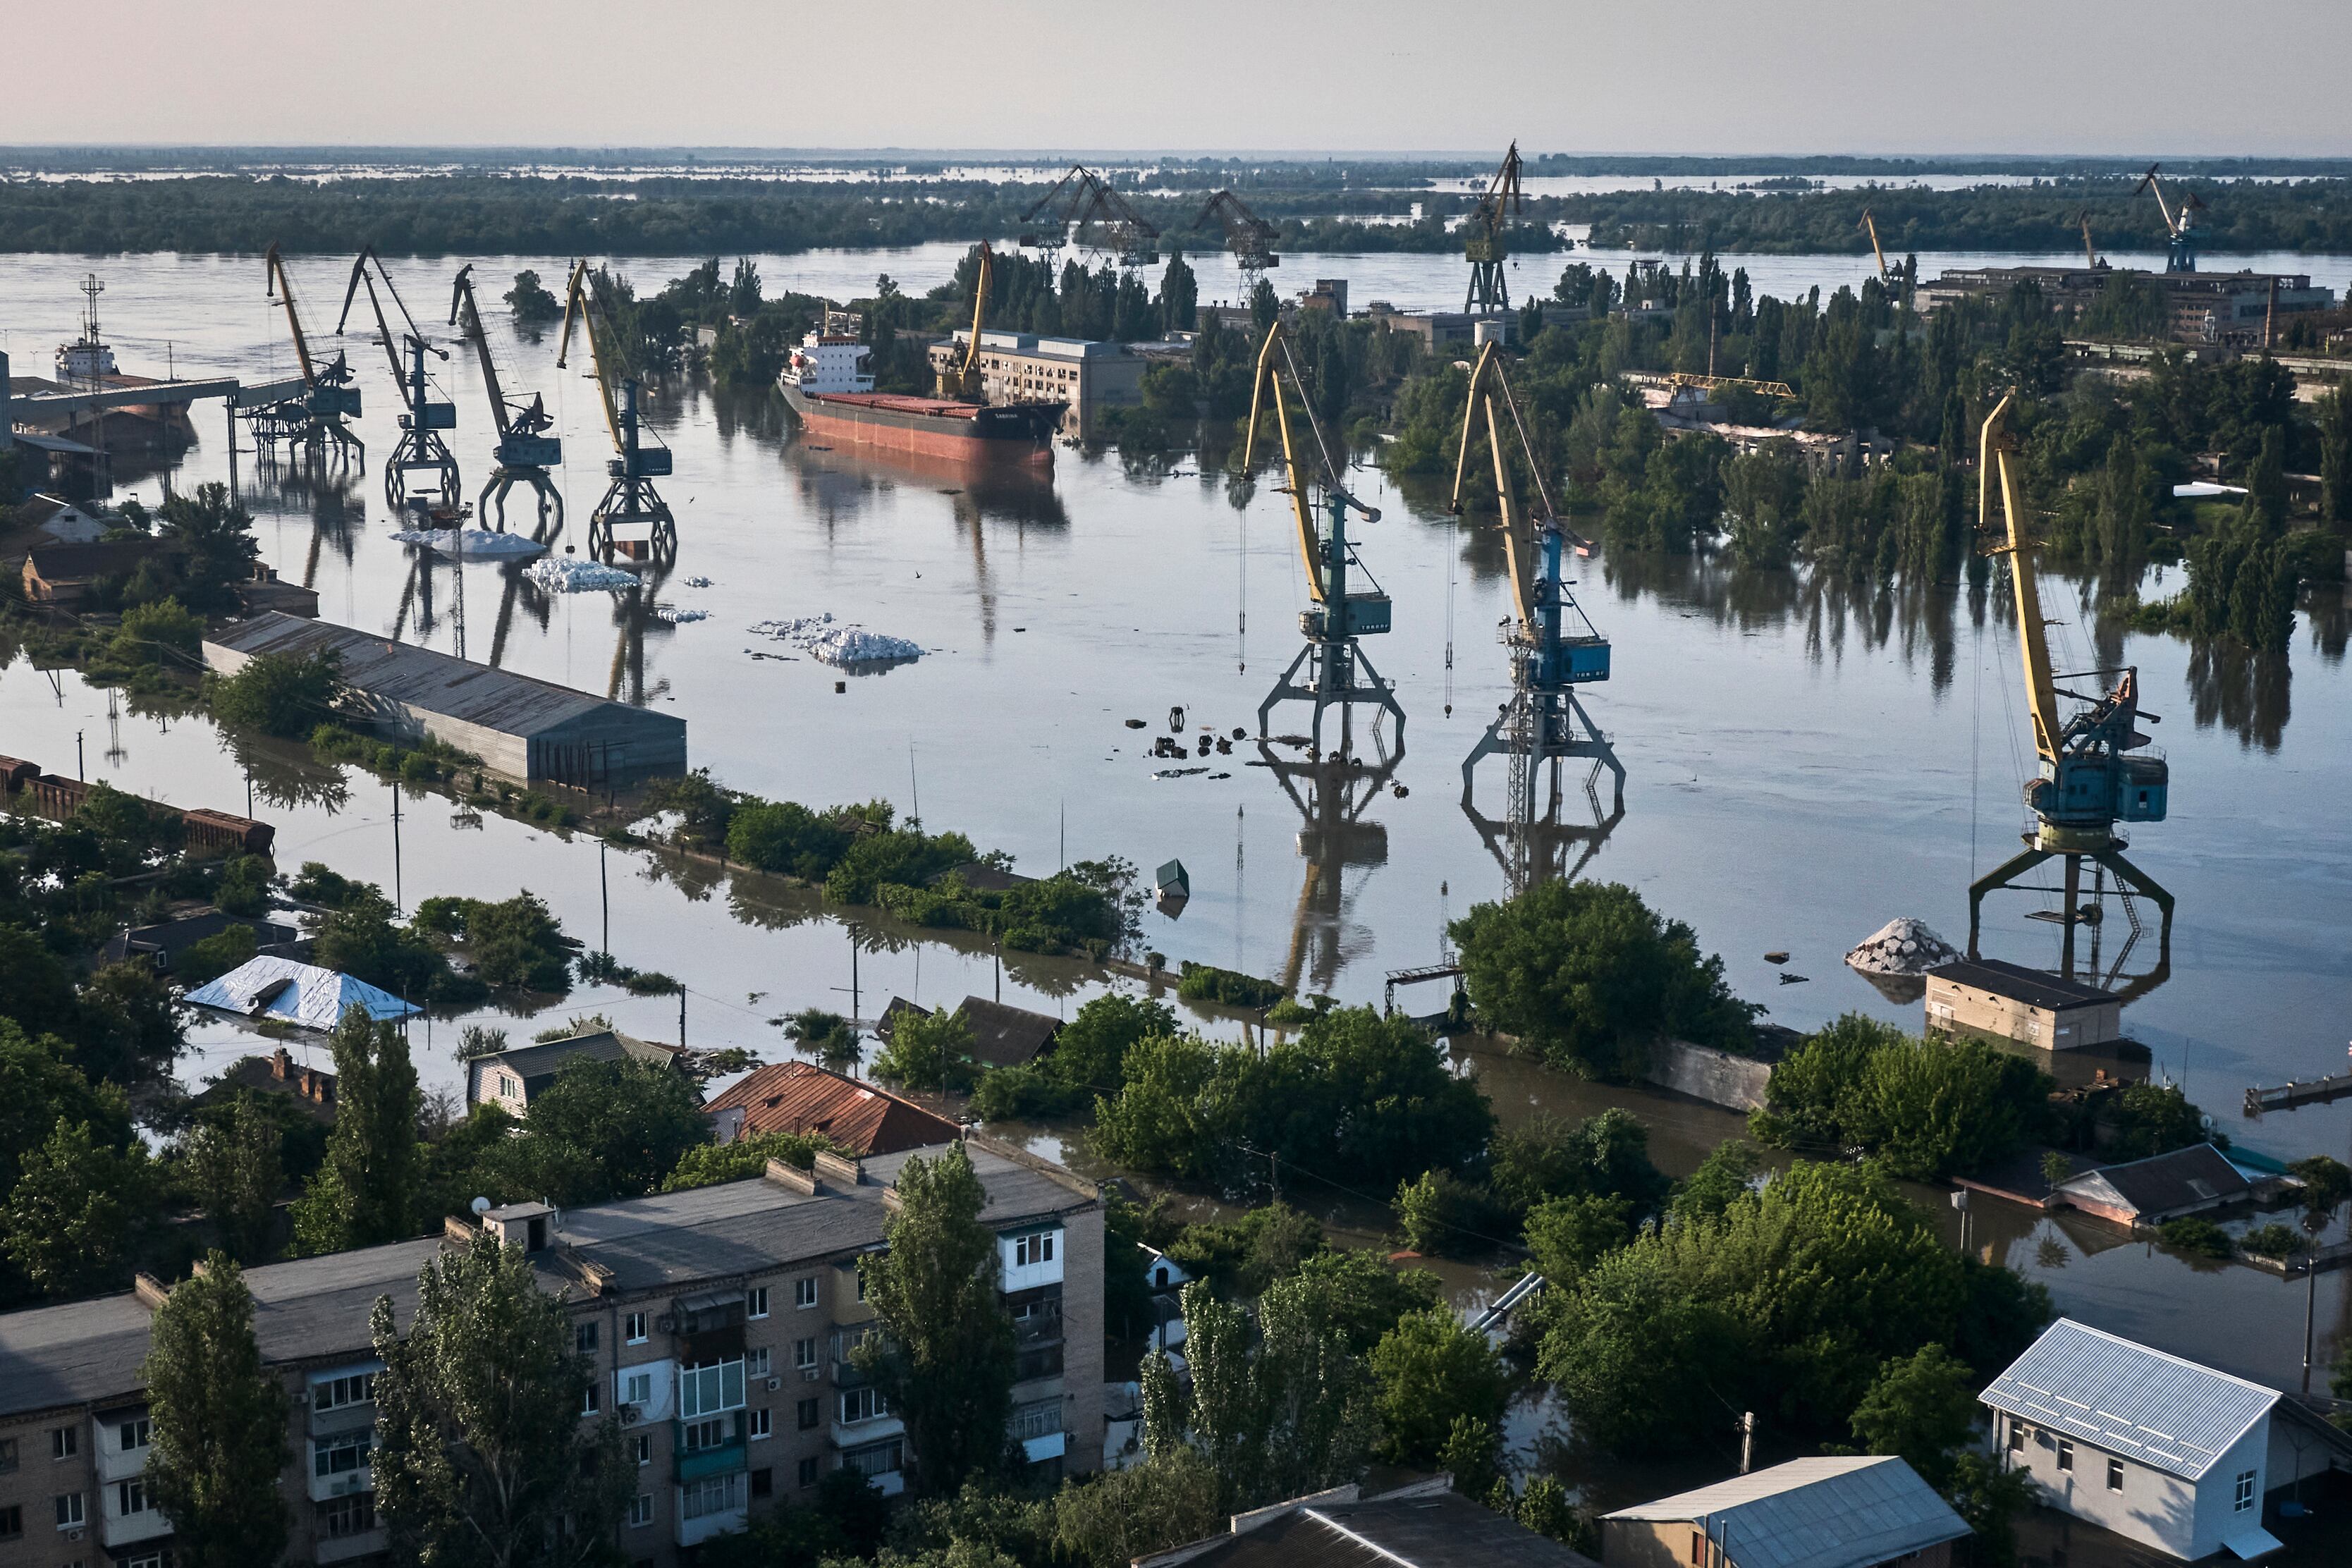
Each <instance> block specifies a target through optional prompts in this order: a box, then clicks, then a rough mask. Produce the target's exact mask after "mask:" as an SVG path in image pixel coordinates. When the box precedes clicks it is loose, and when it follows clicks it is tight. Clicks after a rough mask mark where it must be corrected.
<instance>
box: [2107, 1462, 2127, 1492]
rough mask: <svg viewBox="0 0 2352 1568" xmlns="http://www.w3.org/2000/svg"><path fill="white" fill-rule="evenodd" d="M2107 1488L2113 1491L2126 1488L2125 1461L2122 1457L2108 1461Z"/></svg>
mask: <svg viewBox="0 0 2352 1568" xmlns="http://www.w3.org/2000/svg"><path fill="white" fill-rule="evenodd" d="M2107 1489H2108V1490H2109V1491H2111V1492H2119V1491H2121V1490H2123V1489H2124V1462H2123V1461H2122V1460H2121V1459H2109V1460H2108V1461H2107Z"/></svg>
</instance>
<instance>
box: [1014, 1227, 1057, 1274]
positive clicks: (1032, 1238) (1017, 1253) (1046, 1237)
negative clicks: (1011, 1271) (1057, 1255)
mask: <svg viewBox="0 0 2352 1568" xmlns="http://www.w3.org/2000/svg"><path fill="white" fill-rule="evenodd" d="M1053 1261H1054V1233H1053V1232H1052V1231H1050V1230H1040V1231H1033V1232H1031V1233H1030V1234H1029V1235H1027V1236H1016V1237H1013V1267H1014V1268H1028V1267H1029V1266H1030V1265H1031V1264H1033V1263H1051V1262H1053Z"/></svg>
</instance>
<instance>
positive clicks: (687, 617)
mask: <svg viewBox="0 0 2352 1568" xmlns="http://www.w3.org/2000/svg"><path fill="white" fill-rule="evenodd" d="M709 618H710V612H709V610H682V609H680V608H678V607H677V605H655V606H654V619H656V620H657V621H667V622H668V623H669V624H670V625H671V626H684V625H685V624H686V623H687V622H688V621H707V620H709Z"/></svg>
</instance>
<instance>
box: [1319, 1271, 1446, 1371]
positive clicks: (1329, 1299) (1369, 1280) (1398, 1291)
mask: <svg viewBox="0 0 2352 1568" xmlns="http://www.w3.org/2000/svg"><path fill="white" fill-rule="evenodd" d="M1283 1272H1284V1273H1286V1274H1289V1275H1291V1276H1293V1277H1294V1279H1295V1280H1296V1284H1297V1289H1299V1290H1300V1291H1301V1292H1303V1293H1305V1294H1306V1295H1307V1297H1308V1298H1309V1299H1310V1300H1312V1301H1313V1303H1314V1306H1313V1310H1314V1311H1315V1313H1316V1315H1317V1316H1318V1318H1319V1319H1320V1320H1321V1321H1323V1322H1325V1323H1327V1324H1328V1325H1329V1326H1330V1327H1331V1328H1332V1329H1334V1330H1335V1331H1338V1333H1339V1338H1340V1341H1341V1342H1343V1343H1344V1344H1345V1345H1346V1346H1347V1347H1348V1350H1349V1353H1351V1354H1354V1355H1369V1354H1370V1352H1371V1349H1372V1347H1373V1346H1374V1345H1377V1344H1379V1343H1380V1342H1381V1340H1382V1339H1383V1338H1385V1337H1386V1336H1387V1334H1388V1332H1389V1331H1390V1330H1391V1329H1393V1328H1395V1327H1396V1325H1397V1323H1398V1322H1399V1321H1401V1320H1402V1319H1403V1318H1405V1317H1407V1316H1409V1315H1411V1314H1412V1313H1415V1312H1426V1311H1429V1310H1433V1309H1434V1308H1435V1307H1436V1306H1437V1305H1438V1303H1439V1301H1440V1300H1441V1299H1442V1298H1443V1295H1444V1287H1443V1286H1442V1285H1440V1283H1439V1282H1438V1279H1437V1276H1436V1275H1434V1274H1432V1273H1430V1272H1429V1271H1428V1270H1427V1269H1425V1268H1392V1267H1391V1266H1390V1264H1389V1263H1388V1261H1387V1259H1385V1258H1381V1255H1380V1254H1379V1253H1377V1252H1374V1251H1371V1250H1370V1249H1368V1248H1361V1247H1332V1248H1330V1249H1329V1250H1328V1251H1324V1252H1318V1253H1316V1254H1314V1255H1313V1256H1312V1257H1309V1258H1301V1259H1299V1260H1298V1262H1297V1266H1296V1267H1295V1268H1289V1269H1286V1270H1284V1271H1283Z"/></svg>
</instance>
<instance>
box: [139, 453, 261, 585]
mask: <svg viewBox="0 0 2352 1568" xmlns="http://www.w3.org/2000/svg"><path fill="white" fill-rule="evenodd" d="M157 517H158V520H159V521H161V522H162V524H163V537H164V539H165V540H166V541H168V542H170V543H171V545H172V547H173V550H174V551H175V552H177V553H178V554H179V556H180V558H181V572H182V574H183V576H184V584H183V586H182V589H181V592H182V594H183V595H184V596H185V598H186V600H187V602H188V604H189V605H191V606H192V607H194V608H196V609H201V610H229V609H234V608H235V607H236V596H235V595H233V594H231V593H230V592H229V584H232V583H236V582H241V581H244V580H245V579H247V578H250V577H251V576H252V575H253V563H254V562H255V561H256V560H257V559H258V558H259V556H260V554H261V546H260V545H259V544H257V543H256V542H255V541H254V537H253V514H252V513H250V512H248V511H247V510H245V509H244V508H243V507H241V506H239V505H237V503H236V497H234V496H232V495H231V494H230V493H229V488H228V487H227V486H226V485H225V484H222V483H220V482H219V481H218V480H212V481H209V482H207V483H205V484H201V485H198V486H197V487H196V488H195V489H194V490H193V491H187V490H183V491H180V492H178V493H176V494H174V495H173V496H172V497H171V498H170V499H168V500H165V501H164V502H163V508H162V510H161V511H159V512H158V514H157Z"/></svg>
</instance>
